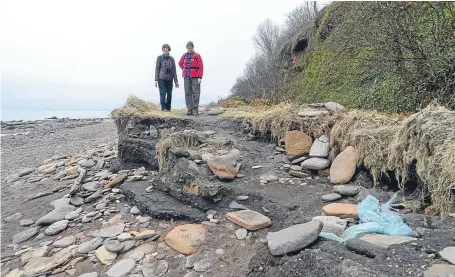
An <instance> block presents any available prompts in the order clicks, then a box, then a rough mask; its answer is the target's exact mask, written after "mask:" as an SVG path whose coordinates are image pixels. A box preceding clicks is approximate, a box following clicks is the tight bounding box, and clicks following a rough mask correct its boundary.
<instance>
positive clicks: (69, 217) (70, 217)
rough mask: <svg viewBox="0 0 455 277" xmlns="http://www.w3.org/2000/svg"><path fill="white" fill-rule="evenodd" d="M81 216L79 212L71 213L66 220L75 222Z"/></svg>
mask: <svg viewBox="0 0 455 277" xmlns="http://www.w3.org/2000/svg"><path fill="white" fill-rule="evenodd" d="M79 216H80V212H78V211H72V212H69V213H67V214H66V215H65V219H66V220H75V219H76V218H78V217H79Z"/></svg>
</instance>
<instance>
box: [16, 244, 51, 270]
mask: <svg viewBox="0 0 455 277" xmlns="http://www.w3.org/2000/svg"><path fill="white" fill-rule="evenodd" d="M47 253H49V247H47V246H46V245H44V246H41V247H40V248H37V249H33V250H30V251H27V252H25V253H24V254H22V256H21V264H22V265H25V264H26V263H27V262H28V261H30V260H32V259H35V258H39V257H44V256H46V255H47Z"/></svg>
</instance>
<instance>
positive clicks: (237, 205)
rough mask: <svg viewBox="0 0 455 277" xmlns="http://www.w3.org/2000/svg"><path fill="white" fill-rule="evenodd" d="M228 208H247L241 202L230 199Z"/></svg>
mask: <svg viewBox="0 0 455 277" xmlns="http://www.w3.org/2000/svg"><path fill="white" fill-rule="evenodd" d="M229 209H236V210H247V209H248V208H247V207H245V206H243V205H242V204H239V203H237V202H236V201H231V203H229Z"/></svg>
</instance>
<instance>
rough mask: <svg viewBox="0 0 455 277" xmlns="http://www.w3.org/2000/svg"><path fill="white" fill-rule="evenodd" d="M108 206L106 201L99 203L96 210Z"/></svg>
mask: <svg viewBox="0 0 455 277" xmlns="http://www.w3.org/2000/svg"><path fill="white" fill-rule="evenodd" d="M106 206H107V204H106V203H99V204H98V205H96V207H95V210H97V211H100V210H103V209H105V208H106Z"/></svg>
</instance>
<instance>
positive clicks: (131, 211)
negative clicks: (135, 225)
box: [130, 206, 141, 215]
mask: <svg viewBox="0 0 455 277" xmlns="http://www.w3.org/2000/svg"><path fill="white" fill-rule="evenodd" d="M130 214H134V215H140V214H141V211H140V210H139V208H138V207H137V206H133V207H132V208H131V210H130Z"/></svg>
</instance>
